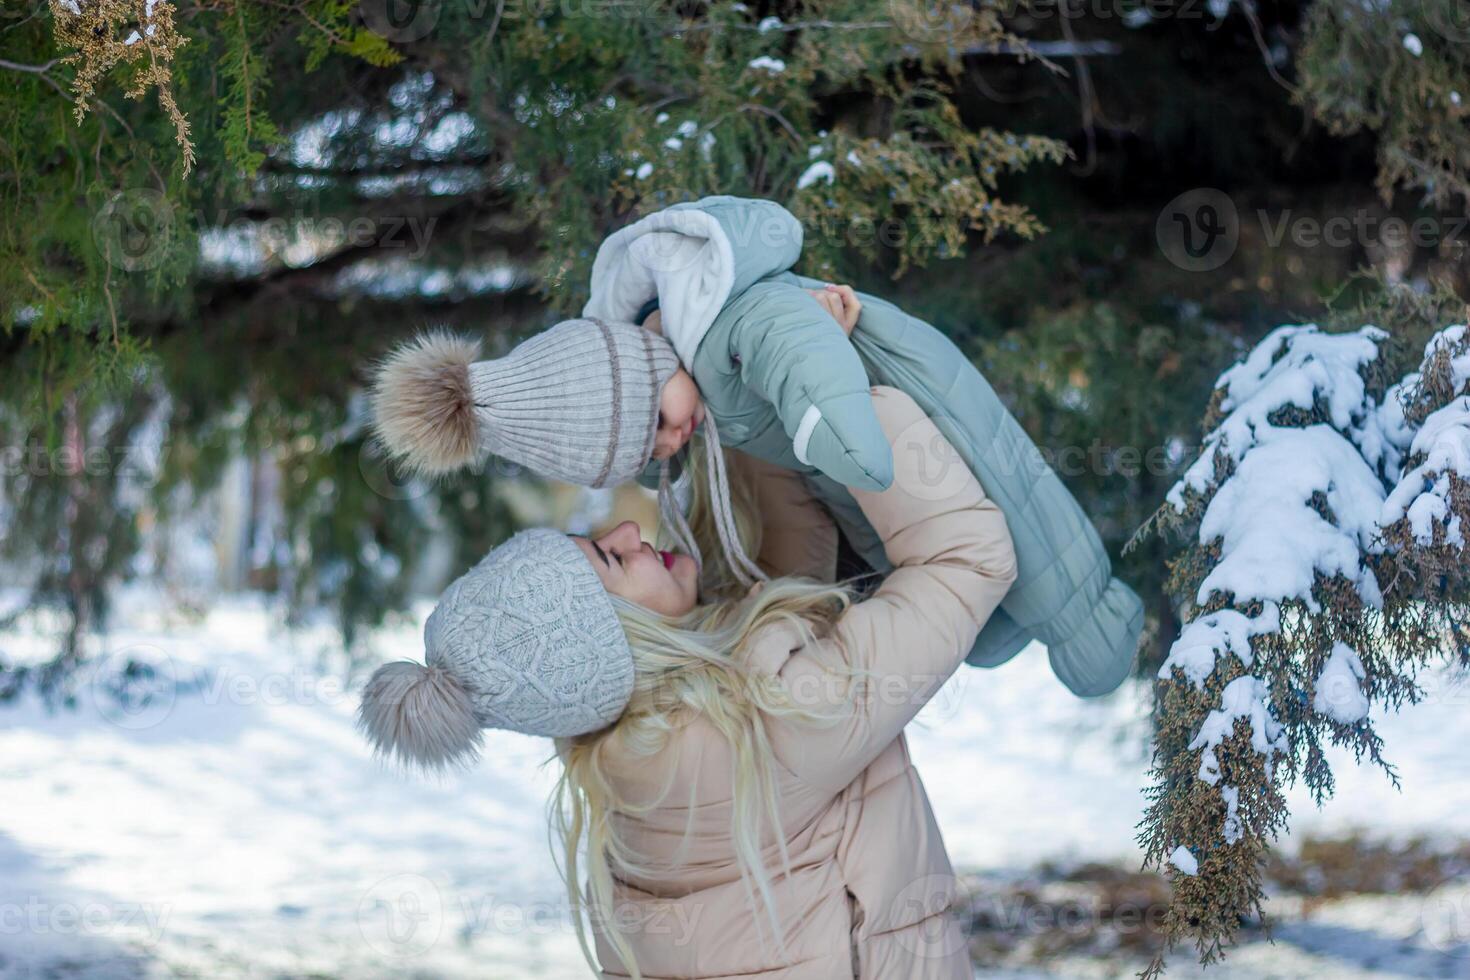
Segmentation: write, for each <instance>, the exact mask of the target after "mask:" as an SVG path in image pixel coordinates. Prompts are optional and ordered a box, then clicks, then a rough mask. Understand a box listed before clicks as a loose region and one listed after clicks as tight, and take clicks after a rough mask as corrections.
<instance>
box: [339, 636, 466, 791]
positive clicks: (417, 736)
mask: <svg viewBox="0 0 1470 980" xmlns="http://www.w3.org/2000/svg"><path fill="white" fill-rule="evenodd" d="M357 725H358V727H359V728H360V729H362V731H363V734H365V735H366V736H367V738H368V741H370V742H371V743H372V744H373V749H374V750H375V751H376V753H377V754H378V755H380V756H384V757H387V758H390V759H394V760H396V761H397V762H400V763H402V764H403V765H404V766H407V767H409V768H418V769H422V770H442V769H445V768H447V767H450V766H465V765H469V764H470V763H471V762H473V761H474V760H475V759H476V758H477V757H478V756H479V754H480V723H479V722H478V721H477V720H476V719H475V712H474V709H473V708H472V707H471V705H470V697H469V694H467V693H466V692H465V689H464V688H463V687H461V686H460V684H459V682H458V681H457V680H455V679H454V676H453V675H452V674H450V673H449V671H447V670H444V669H443V668H441V667H426V666H424V665H423V664H420V663H414V662H413V661H410V660H400V661H397V662H396V663H391V664H384V665H383V666H381V667H379V668H378V669H377V670H375V671H373V676H372V677H371V678H369V680H368V683H367V687H366V688H364V689H363V692H362V704H361V706H359V708H358V710H357Z"/></svg>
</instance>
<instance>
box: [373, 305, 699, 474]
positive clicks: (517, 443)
mask: <svg viewBox="0 0 1470 980" xmlns="http://www.w3.org/2000/svg"><path fill="white" fill-rule="evenodd" d="M479 356H480V346H479V344H477V343H475V342H474V341H471V340H468V339H466V338H464V337H459V336H455V335H453V334H449V333H443V332H440V333H428V334H423V335H421V336H419V337H418V338H416V339H414V340H412V341H410V342H408V343H406V344H404V345H402V346H401V347H399V348H398V349H397V350H395V351H394V352H393V353H392V354H390V355H389V356H388V358H387V360H385V361H384V362H383V364H382V366H381V367H380V368H379V369H378V372H377V378H376V380H375V383H374V385H373V399H372V402H373V414H374V416H375V426H376V429H377V433H378V436H379V438H380V439H381V440H382V441H383V443H384V445H386V446H387V448H388V451H389V452H390V453H391V454H392V455H393V456H394V457H396V458H397V459H399V460H400V461H401V462H402V463H404V464H405V465H406V466H408V467H409V468H411V469H413V470H416V471H418V472H420V473H426V474H439V473H447V472H450V471H452V470H455V469H458V468H460V467H462V466H465V465H467V464H469V463H471V462H473V461H475V460H476V459H477V458H479V457H480V456H482V455H483V454H485V453H493V454H494V455H497V456H500V457H502V458H504V459H508V460H510V461H511V462H513V463H518V464H520V465H521V466H524V467H526V468H527V469H529V470H531V471H532V472H534V473H536V474H538V475H540V476H543V477H548V478H550V479H554V480H562V481H565V482H567V483H575V484H579V485H581V486H585V487H604V486H616V485H617V484H619V483H623V482H625V481H627V480H631V479H633V478H634V477H636V476H637V475H638V474H639V473H640V472H641V471H642V470H643V468H644V466H646V465H647V464H648V461H649V459H651V458H652V456H653V439H654V433H655V432H656V431H657V429H658V410H659V409H658V406H659V396H660V394H661V393H662V391H663V387H664V385H665V384H666V383H667V382H668V380H669V379H670V378H671V377H673V376H674V372H675V371H676V370H678V367H679V359H678V356H677V355H675V353H674V349H673V348H672V347H671V346H669V343H668V342H667V341H666V340H664V339H663V338H662V337H660V336H658V335H657V334H654V333H652V332H650V331H648V330H644V329H643V328H641V327H637V326H634V325H633V324H631V323H609V322H605V321H603V320H597V319H578V320H566V321H564V322H562V323H558V324H557V325H556V326H554V327H552V328H551V329H549V330H546V331H544V332H542V333H539V334H537V335H536V336H534V337H531V338H530V339H529V340H526V341H524V342H523V343H521V344H519V345H518V346H517V347H516V348H515V349H514V350H512V351H511V352H510V353H509V354H507V355H506V356H505V357H502V358H499V359H497V360H490V361H481V360H479V359H478V358H479Z"/></svg>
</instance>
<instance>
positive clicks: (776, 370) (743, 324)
mask: <svg viewBox="0 0 1470 980" xmlns="http://www.w3.org/2000/svg"><path fill="white" fill-rule="evenodd" d="M753 289H760V290H761V294H760V295H759V296H758V297H757V302H756V303H755V304H754V305H753V306H752V307H751V308H750V309H749V310H747V311H746V312H745V313H744V314H743V315H742V316H741V317H740V320H739V322H738V323H736V325H735V327H734V328H733V329H732V330H731V332H730V348H731V349H730V356H731V358H732V359H734V360H735V361H737V362H738V363H739V365H740V379H741V381H742V382H743V383H744V384H746V385H747V386H748V387H750V388H752V389H753V390H755V391H756V392H758V393H759V394H760V395H761V397H763V398H765V400H766V401H768V402H770V403H771V405H772V406H774V407H775V409H776V412H777V414H778V415H780V417H781V424H782V427H783V428H784V429H785V430H786V435H787V437H788V438H790V439H791V445H792V449H793V451H794V452H795V454H796V458H797V459H798V460H800V461H801V462H803V463H806V464H807V465H809V466H814V467H816V468H817V469H819V470H821V471H822V472H823V473H825V474H827V475H828V476H830V477H831V478H832V479H834V480H836V481H837V482H838V483H841V484H843V485H844V486H847V487H850V488H853V489H857V490H869V491H879V490H886V489H888V486H889V484H891V483H892V482H893V451H892V449H891V448H890V447H889V443H888V439H887V437H885V436H884V434H883V429H882V427H881V426H880V425H879V424H878V417H877V415H876V414H875V413H874V412H873V399H872V396H871V395H870V394H869V392H868V373H867V370H866V369H865V368H864V367H863V362H862V360H861V359H860V358H859V357H858V354H857V351H856V350H855V349H854V348H853V346H852V344H851V343H850V342H849V341H848V338H847V335H846V334H845V333H844V332H843V330H842V328H841V327H840V326H838V325H837V324H835V323H834V322H833V320H832V317H831V316H830V315H829V313H828V311H827V310H826V309H825V308H823V306H822V305H821V304H819V303H818V302H817V301H816V300H815V299H813V298H812V296H811V295H810V294H808V293H807V291H806V290H804V289H801V288H800V287H798V286H792V285H788V284H785V283H772V284H770V285H768V286H756V287H753Z"/></svg>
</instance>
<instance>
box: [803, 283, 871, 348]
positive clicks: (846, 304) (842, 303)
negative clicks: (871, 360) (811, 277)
mask: <svg viewBox="0 0 1470 980" xmlns="http://www.w3.org/2000/svg"><path fill="white" fill-rule="evenodd" d="M807 292H808V293H810V294H811V296H812V298H813V299H815V300H816V301H817V302H818V303H820V304H822V308H823V309H824V310H826V311H827V312H828V313H830V314H832V319H834V320H836V321H837V325H838V326H839V327H841V328H842V332H843V333H845V334H847V335H848V336H849V337H851V336H852V329H853V327H856V326H857V322H858V314H860V313H862V311H863V304H862V302H861V301H860V300H859V299H858V298H857V293H855V292H853V289H852V287H851V286H835V285H831V284H829V285H827V286H826V287H825V288H824V289H808V290H807Z"/></svg>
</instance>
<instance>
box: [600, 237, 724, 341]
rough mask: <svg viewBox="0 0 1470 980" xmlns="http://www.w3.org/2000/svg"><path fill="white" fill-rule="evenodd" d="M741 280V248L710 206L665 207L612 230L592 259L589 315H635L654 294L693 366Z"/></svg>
mask: <svg viewBox="0 0 1470 980" xmlns="http://www.w3.org/2000/svg"><path fill="white" fill-rule="evenodd" d="M734 287H735V252H734V249H733V248H731V246H730V238H729V236H728V235H726V234H725V229H724V228H723V227H722V226H721V225H720V222H719V221H718V220H716V219H715V218H714V216H712V215H710V214H709V213H707V212H705V211H698V210H695V209H693V208H683V209H679V210H674V211H669V210H665V211H659V212H657V213H655V214H650V215H649V216H648V217H646V218H642V219H641V220H639V221H636V222H634V223H633V224H631V225H629V226H628V227H626V228H623V229H621V230H619V231H617V232H614V233H613V234H612V235H609V236H608V238H607V240H606V241H604V242H603V243H602V247H601V248H599V249H598V250H597V258H596V259H594V260H593V263H592V298H591V299H589V300H588V301H587V305H586V307H585V308H584V309H583V310H582V315H583V316H589V317H601V318H602V319H604V320H620V321H623V322H631V321H632V320H633V318H634V317H636V316H637V315H638V311H639V310H640V309H642V308H643V304H644V303H647V302H648V301H649V300H650V299H653V298H654V297H655V296H657V297H658V301H659V310H660V311H661V313H662V322H663V334H664V336H665V337H666V338H668V341H669V343H671V344H672V345H673V347H674V351H675V352H676V353H677V354H678V355H679V360H680V361H681V362H682V363H683V365H684V367H685V368H686V369H689V368H692V366H693V364H694V352H695V351H697V350H698V349H699V343H700V341H702V340H704V335H705V334H706V333H708V332H709V328H710V326H711V325H712V324H713V323H714V322H715V317H716V316H718V315H719V312H720V310H721V308H723V307H724V305H725V301H726V300H727V299H729V298H730V291H731V290H732V289H734Z"/></svg>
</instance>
